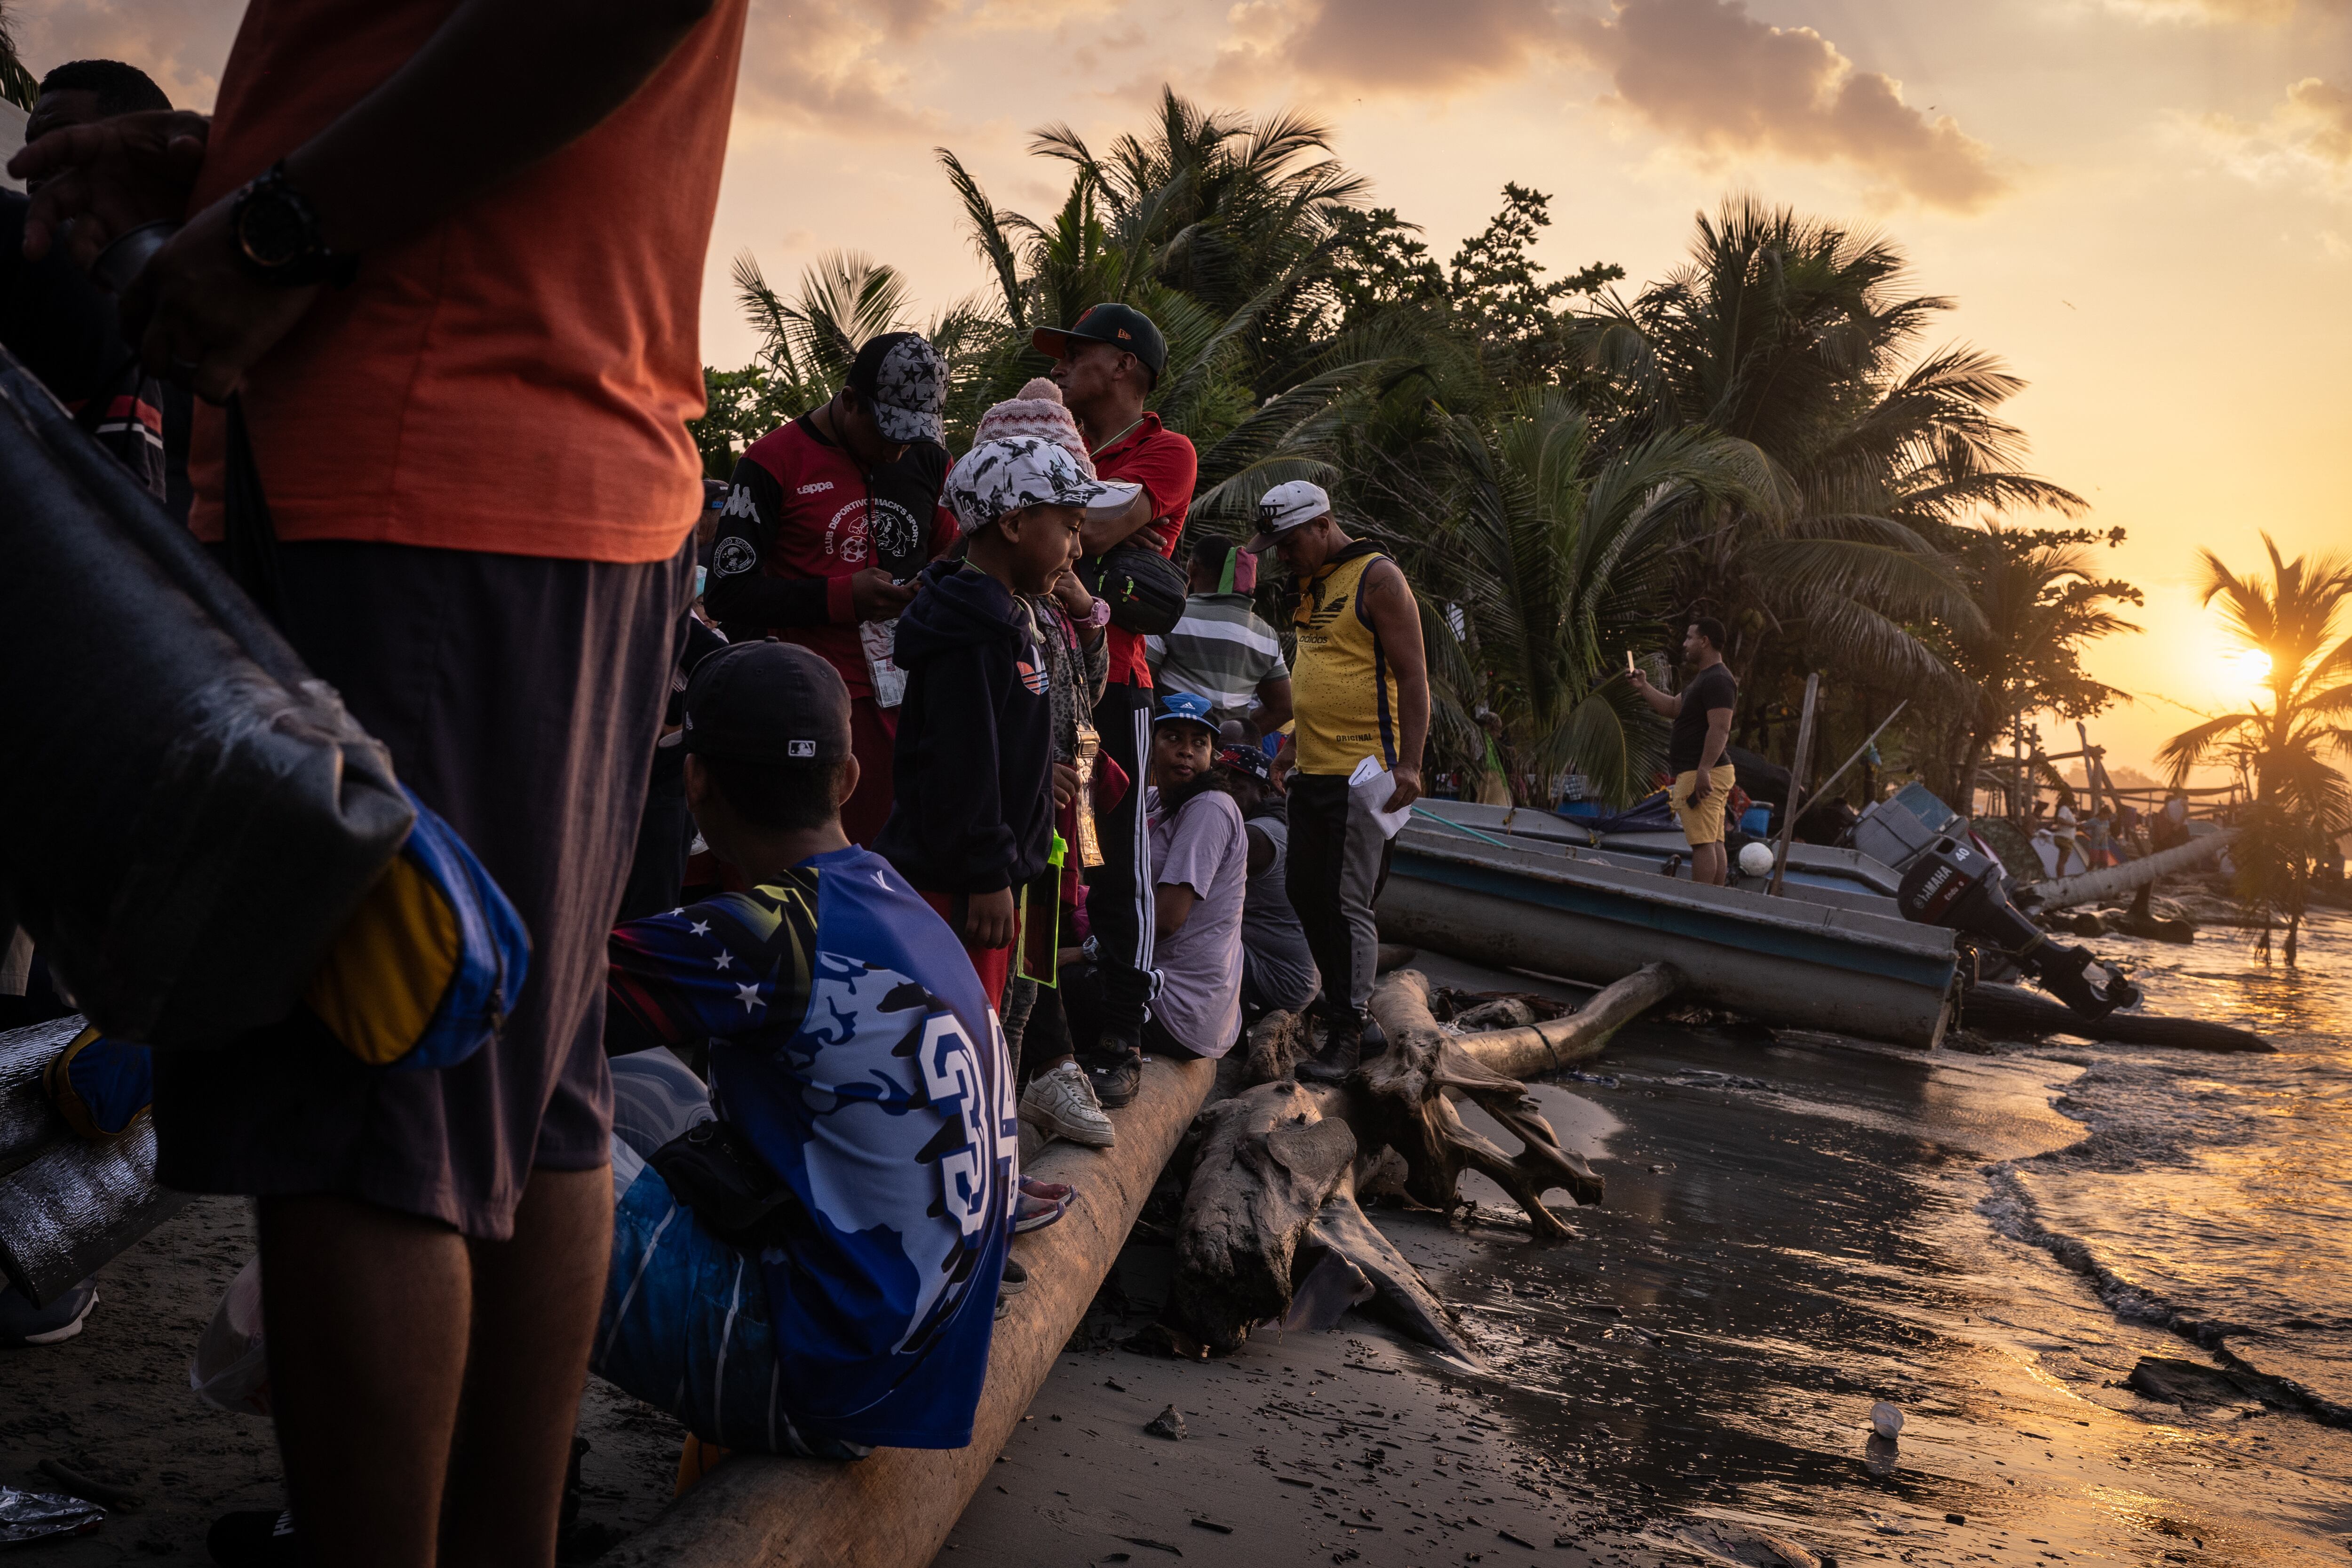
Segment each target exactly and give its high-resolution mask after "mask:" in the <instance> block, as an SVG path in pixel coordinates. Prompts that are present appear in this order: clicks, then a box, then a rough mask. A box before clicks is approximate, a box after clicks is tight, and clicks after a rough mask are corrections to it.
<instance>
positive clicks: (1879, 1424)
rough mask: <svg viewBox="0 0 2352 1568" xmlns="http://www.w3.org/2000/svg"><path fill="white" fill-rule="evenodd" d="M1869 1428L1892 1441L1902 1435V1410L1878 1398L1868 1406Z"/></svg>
mask: <svg viewBox="0 0 2352 1568" xmlns="http://www.w3.org/2000/svg"><path fill="white" fill-rule="evenodd" d="M1870 1429H1871V1430H1872V1431H1874V1432H1875V1433H1877V1434H1878V1435H1879V1436H1882V1437H1884V1438H1885V1439H1886V1440H1887V1441H1888V1442H1890V1443H1891V1442H1893V1441H1894V1440H1895V1438H1897V1437H1900V1436H1902V1435H1903V1412H1902V1411H1900V1410H1897V1409H1896V1408H1895V1406H1894V1405H1889V1404H1888V1403H1887V1402H1886V1401H1885V1400H1884V1399H1882V1400H1880V1401H1879V1402H1878V1403H1877V1404H1875V1405H1872V1406H1871V1407H1870Z"/></svg>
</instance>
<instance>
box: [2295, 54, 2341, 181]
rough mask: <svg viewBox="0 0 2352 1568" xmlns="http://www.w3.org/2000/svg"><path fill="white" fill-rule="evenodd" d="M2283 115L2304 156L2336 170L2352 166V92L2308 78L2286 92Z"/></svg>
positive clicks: (2313, 77) (2315, 78) (2312, 77)
mask: <svg viewBox="0 0 2352 1568" xmlns="http://www.w3.org/2000/svg"><path fill="white" fill-rule="evenodd" d="M2284 114H2285V117H2286V119H2287V120H2288V121H2290V123H2292V124H2293V125H2294V127H2295V128H2296V129H2297V131H2299V132H2300V137H2299V140H2300V141H2301V142H2302V144H2303V147H2304V150H2305V152H2307V153H2310V154H2311V155H2312V156H2313V157H2315V158H2318V159H2320V160H2321V161H2323V162H2325V163H2333V164H2335V165H2336V167H2337V168H2339V169H2340V168H2343V167H2345V166H2346V165H2347V164H2352V91H2347V90H2346V89H2343V88H2340V87H2336V86H2335V85H2334V84H2333V83H2330V82H2324V81H2322V80H2320V79H2318V78H2317V77H2315V76H2307V77H2305V78H2304V79H2302V80H2301V81H2299V82H2296V83H2295V84H2294V86H2293V87H2290V88H2288V89H2286V107H2285V110H2284Z"/></svg>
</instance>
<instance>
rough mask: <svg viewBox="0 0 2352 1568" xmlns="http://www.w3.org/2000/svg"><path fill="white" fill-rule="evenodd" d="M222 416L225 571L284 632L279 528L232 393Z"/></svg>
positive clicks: (239, 405) (237, 400)
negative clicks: (225, 420)
mask: <svg viewBox="0 0 2352 1568" xmlns="http://www.w3.org/2000/svg"><path fill="white" fill-rule="evenodd" d="M227 414H228V428H227V431H226V436H225V438H224V441H223V447H224V450H223V452H222V454H221V455H222V458H224V463H223V467H224V469H225V473H224V475H223V478H222V483H221V512H222V521H221V532H222V541H223V542H224V543H225V544H226V546H227V552H228V574H229V575H230V576H231V577H233V578H235V579H236V584H237V586H238V587H240V588H243V589H244V590H245V592H246V595H247V597H248V598H250V599H252V601H253V602H254V604H255V605H258V606H259V607H260V610H261V613H262V614H263V615H265V616H268V617H269V618H270V620H271V621H272V622H273V623H275V624H276V626H278V630H280V631H283V630H285V629H286V582H285V576H284V574H283V573H282V572H281V571H280V569H279V565H278V528H277V525H276V524H275V523H273V522H271V521H270V520H269V499H268V497H267V496H265V495H264V494H263V493H262V490H261V470H260V469H259V468H256V467H255V466H254V461H253V442H252V439H251V437H248V436H247V433H246V428H245V404H244V402H243V400H241V399H240V398H238V397H237V395H236V394H235V393H231V394H230V395H229V400H228V409H227Z"/></svg>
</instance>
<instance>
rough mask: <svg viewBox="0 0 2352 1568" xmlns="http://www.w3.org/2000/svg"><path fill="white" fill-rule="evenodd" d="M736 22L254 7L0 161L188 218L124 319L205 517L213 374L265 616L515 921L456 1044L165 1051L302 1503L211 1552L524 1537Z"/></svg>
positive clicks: (442, 1548)
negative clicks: (184, 55) (195, 77)
mask: <svg viewBox="0 0 2352 1568" xmlns="http://www.w3.org/2000/svg"><path fill="white" fill-rule="evenodd" d="M747 8H748V7H747V5H746V4H745V0H709V3H708V4H704V3H701V0H696V3H690V4H687V5H667V6H645V5H614V4H607V3H594V0H592V3H590V4H586V5H575V6H572V7H571V8H569V9H568V10H567V11H566V13H565V15H564V21H563V26H562V28H561V29H560V31H561V32H562V35H563V36H562V37H561V38H558V37H555V36H554V35H553V34H552V33H551V29H550V26H549V22H548V13H547V11H546V9H545V7H543V6H541V5H530V4H525V3H522V0H467V4H466V5H454V6H453V5H450V4H449V3H448V0H373V4H369V5H340V6H320V5H295V4H288V3H286V0H255V3H254V4H253V5H250V6H249V7H247V8H246V14H245V17H244V21H243V23H242V25H241V26H239V28H238V30H237V34H236V44H235V46H234V47H232V48H231V50H230V51H229V57H228V59H227V62H226V65H225V66H224V67H223V68H222V69H221V73H220V79H219V89H218V91H217V94H216V96H215V109H214V112H213V113H212V114H211V115H210V116H209V117H206V116H204V115H198V114H187V113H174V112H166V111H151V112H146V113H137V114H123V115H116V116H112V117H110V118H107V119H103V120H99V121H92V122H90V123H88V124H82V125H75V126H70V127H68V128H66V129H63V130H58V131H52V132H48V133H47V134H46V135H44V136H42V137H40V138H39V139H38V140H37V141H35V142H32V143H30V144H29V145H27V146H26V148H25V149H24V151H23V152H21V153H18V154H16V157H15V158H14V159H13V160H12V161H11V171H12V172H13V173H15V174H16V175H18V176H19V177H20V178H24V179H26V180H27V181H28V182H30V181H36V180H37V181H41V182H44V183H43V184H41V186H40V188H39V190H38V191H37V194H36V195H34V197H33V205H32V208H31V210H30V212H29V214H28V216H27V218H26V247H27V250H28V251H29V252H31V253H33V254H32V255H31V256H30V258H31V259H35V260H37V259H38V258H39V255H41V254H46V253H47V248H48V247H49V246H50V245H52V244H58V245H62V246H63V247H66V248H67V249H68V251H69V252H70V253H71V254H72V255H73V256H74V258H75V259H76V260H78V261H79V262H81V263H82V264H84V265H87V264H88V263H89V262H90V261H91V260H93V259H94V258H96V256H97V255H98V253H99V251H100V249H101V248H102V247H104V246H105V245H106V244H107V243H109V241H110V237H112V236H114V235H118V234H122V233H125V232H128V231H129V230H130V229H131V228H133V227H138V226H145V225H146V224H148V223H151V222H178V223H181V224H182V226H181V227H180V229H179V230H178V232H177V233H176V234H174V235H173V237H171V238H170V239H169V240H167V241H165V242H164V244H163V247H162V248H161V249H159V250H158V251H156V253H155V254H154V256H153V258H152V259H151V260H149V261H148V263H147V265H146V268H145V270H144V271H143V272H142V274H141V276H140V277H139V279H138V280H137V282H136V284H135V285H134V286H133V288H132V289H131V293H130V295H129V297H128V298H127V299H126V300H124V303H123V319H124V323H125V328H126V331H127V334H128V335H129V336H131V337H132V338H133V339H135V340H136V341H138V342H140V343H141V344H142V356H143V363H145V365H146V367H147V369H148V370H149V371H150V372H151V373H159V374H167V375H168V376H169V377H170V378H171V379H173V380H174V381H178V382H181V383H184V384H190V385H192V386H193V387H194V391H195V392H196V394H197V395H198V396H199V397H201V398H203V399H205V402H206V403H207V404H209V405H215V406H201V405H200V406H199V408H198V411H197V417H196V421H195V426H194V437H193V450H192V454H191V458H190V470H191V475H192V478H193V479H194V487H195V502H194V510H193V511H192V513H191V517H190V526H191V527H192V529H193V530H194V532H195V533H196V534H197V535H198V536H199V537H200V538H203V539H205V540H207V541H216V540H219V539H220V538H222V536H223V527H224V523H225V521H226V515H225V513H226V492H227V490H228V489H231V488H232V487H230V486H229V485H228V484H227V482H226V480H227V472H228V460H227V452H228V447H229V445H230V443H229V442H228V440H227V438H226V437H227V428H226V416H224V414H223V412H222V410H221V409H220V408H219V407H218V406H216V405H220V404H222V403H223V402H225V401H226V399H228V398H229V396H230V395H231V394H235V395H236V398H237V403H238V412H239V414H240V415H241V419H242V424H243V427H244V431H245V432H246V433H247V434H248V435H249V437H250V442H251V451H252V454H253V457H254V458H255V461H256V466H257V478H258V480H259V485H260V490H261V493H262V494H263V495H265V496H266V497H267V498H268V513H269V518H270V521H271V523H272V524H273V525H274V531H275V533H276V538H277V548H276V550H275V552H274V554H275V557H276V575H277V580H278V581H277V585H278V591H279V596H280V598H281V600H282V602H283V603H284V604H285V605H288V606H289V609H290V612H291V613H290V614H289V616H288V617H287V622H286V632H287V636H288V639H289V642H290V643H291V644H292V645H293V647H294V649H295V651H296V652H297V653H299V655H300V656H301V658H302V660H303V662H304V663H305V664H306V665H307V666H308V667H309V668H310V670H311V671H313V672H314V673H315V674H316V675H317V676H318V677H319V678H320V679H322V680H324V681H327V682H329V683H330V684H331V685H332V686H333V687H334V688H335V689H336V690H337V691H338V692H339V693H341V698H342V700H343V702H344V704H345V705H346V706H347V707H348V708H349V710H351V712H352V716H353V717H354V718H355V719H357V720H358V721H359V722H360V723H361V724H362V725H363V726H364V727H365V728H366V729H367V731H368V732H369V733H370V734H371V735H373V737H374V738H375V739H377V740H378V741H380V742H383V743H384V745H385V746H386V747H387V748H388V749H389V751H390V752H391V755H392V759H393V763H394V766H395V767H396V768H397V770H398V773H399V777H400V780H401V782H402V783H403V784H404V785H406V786H407V787H408V788H409V789H411V790H413V791H414V792H415V795H416V796H417V797H418V799H419V800H420V801H422V802H423V803H424V804H425V805H427V806H429V807H430V808H431V809H432V810H433V811H434V812H435V813H436V814H437V815H438V816H440V817H441V818H442V819H444V820H445V821H446V823H447V825H448V826H450V827H451V828H452V829H454V830H455V831H456V832H457V834H459V835H460V836H462V837H463V838H464V839H465V841H466V843H467V845H469V846H470V847H472V848H473V850H474V851H475V852H476V854H477V855H478V857H479V858H480V860H481V862H482V864H483V866H484V868H486V869H487V870H488V873H489V874H490V876H491V877H493V878H494V879H496V881H497V883H498V885H499V888H500V889H503V890H504V891H505V893H506V895H507V897H508V899H509V900H510V901H511V902H512V904H513V906H514V908H515V909H516V910H517V912H518V913H520V916H521V917H522V920H523V921H524V923H525V925H526V926H527V927H528V929H529V931H530V943H531V952H530V980H529V983H528V984H526V985H525V986H524V988H523V990H522V992H521V994H520V997H519V998H518V999H517V1001H516V1003H515V1005H514V1007H513V1010H512V1011H511V1012H510V1013H509V1014H508V1015H507V1016H506V1019H505V1024H504V1027H503V1028H502V1029H501V1030H500V1031H499V1035H498V1036H497V1037H496V1038H494V1039H492V1040H491V1041H490V1042H489V1043H488V1044H487V1045H485V1046H483V1047H481V1049H479V1050H478V1051H477V1052H476V1053H475V1054H474V1055H473V1056H471V1057H470V1058H467V1059H466V1060H465V1061H464V1062H462V1063H460V1064H458V1065H457V1066H454V1067H449V1068H441V1069H439V1070H436V1071H418V1072H403V1071H385V1070H383V1069H382V1068H377V1067H374V1066H372V1065H370V1064H368V1063H367V1062H364V1061H362V1059H360V1058H358V1057H357V1056H354V1055H353V1054H352V1053H351V1052H349V1051H347V1050H345V1049H344V1048H343V1047H341V1044H339V1043H338V1041H337V1040H336V1039H335V1037H333V1036H332V1035H331V1033H330V1032H329V1031H328V1030H327V1029H326V1028H325V1026H323V1025H322V1024H320V1022H319V1020H318V1019H317V1018H316V1017H315V1016H311V1015H310V1013H308V1012H307V1011H298V1012H296V1013H295V1014H293V1015H292V1016H289V1018H288V1019H286V1020H285V1021H284V1022H282V1023H280V1024H277V1025H272V1026H268V1027H265V1028H262V1029H258V1030H256V1031H253V1032H252V1033H251V1034H249V1035H247V1036H245V1037H242V1038H239V1039H236V1040H233V1041H229V1042H226V1043H225V1044H222V1045H220V1046H218V1047H213V1048H209V1049H205V1050H192V1051H184V1052H171V1053H158V1055H157V1058H156V1062H155V1100H154V1125H155V1133H156V1148H157V1158H156V1176H157V1179H158V1180H159V1181H161V1182H162V1183H163V1184H166V1185H168V1186H171V1187H174V1188H177V1189H179V1190H180V1191H183V1192H190V1193H219V1194H251V1195H254V1196H256V1197H257V1200H258V1201H257V1205H256V1209H255V1216H256V1222H257V1223H256V1229H257V1233H258V1237H259V1243H260V1252H261V1263H262V1290H263V1296H264V1302H265V1309H266V1314H267V1320H268V1333H269V1374H270V1389H271V1404H272V1409H273V1419H274V1421H275V1425H276V1427H277V1439H278V1452H279V1455H280V1457H281V1459H282V1461H283V1464H284V1467H285V1477H286V1489H287V1494H288V1499H289V1505H290V1509H291V1519H290V1521H281V1520H280V1518H279V1515H278V1510H275V1509H272V1510H267V1511H266V1512H260V1513H247V1514H242V1515H231V1516H230V1517H229V1519H227V1520H224V1521H220V1524H219V1525H217V1526H216V1527H215V1534H214V1536H213V1538H212V1541H211V1542H210V1544H211V1546H212V1550H213V1552H214V1555H215V1560H216V1561H219V1562H223V1563H244V1562H254V1563H260V1562H279V1563H282V1562H288V1561H298V1560H300V1561H310V1562H314V1563H334V1564H336V1565H337V1568H424V1565H425V1564H428V1563H435V1562H441V1563H457V1562H467V1563H517V1564H526V1563H527V1564H542V1565H543V1564H550V1563H553V1562H554V1561H555V1550H556V1535H557V1529H558V1521H559V1516H560V1510H561V1507H562V1491H563V1479H564V1471H565V1469H566V1468H567V1466H568V1465H569V1463H570V1461H571V1458H572V1430H573V1426H574V1424H575V1421H576V1418H577V1415H578V1413H579V1407H580V1394H581V1389H582V1387H583V1384H584V1373H585V1370H586V1367H587V1363H588V1355H589V1350H590V1345H591V1342H592V1340H593V1336H594V1333H595V1327H596V1316H597V1309H598V1304H599V1302H600V1301H601V1300H602V1299H603V1295H604V1278H605V1264H606V1255H607V1251H608V1249H609V1247H610V1246H611V1243H612V1235H613V1220H612V1216H613V1186H612V1175H611V1173H610V1171H609V1170H608V1168H607V1166H608V1163H609V1160H610V1157H611V1155H610V1148H611V1133H612V1103H613V1100H612V1080H611V1075H610V1073H609V1071H608V1070H607V1068H606V1067H605V1061H604V1041H603V1035H604V1029H603V1018H604V942H605V938H606V936H607V935H608V932H609V927H610V924H611V920H612V914H613V910H614V909H615V908H616V907H617V905H618V904H619V901H620V896H621V886H622V881H623V879H624V877H625V874H626V872H627V869H628V864H629V847H630V844H631V842H632V840H633V838H634V837H635V830H636V826H637V822H638V817H639V815H640V807H641V805H642V803H643V800H644V796H645V792H646V772H647V769H648V766H649V764H650V763H651V761H652V757H653V750H654V740H655V735H656V729H657V727H658V725H659V723H660V720H661V711H662V700H663V696H664V691H665V688H666V686H667V680H668V675H669V663H670V657H671V650H672V644H673V637H674V630H673V628H674V626H675V624H676V620H677V612H678V607H679V605H681V604H682V603H683V602H684V598H685V593H686V588H687V584H688V582H689V581H690V580H691V578H692V574H693V569H694V556H693V547H692V543H691V538H690V535H691V531H692V529H693V527H694V520H695V516H696V513H697V511H698V510H699V508H700V506H701V504H702V473H701V461H700V458H699V457H698V454H697V453H696V451H695V447H694V441H693V438H692V437H691V436H690V435H689V434H688V430H687V428H686V424H687V421H688V420H689V419H691V418H693V417H695V416H697V415H698V414H699V413H700V412H701V409H702V407H703V400H704V386H703V376H702V353H701V349H700V344H699V342H698V336H697V331H698V321H699V319H700V314H701V301H702V262H703V251H704V248H705V246H706V245H707V243H708V240H709V234H710V224H711V218H712V215H713V212H714V211H715V209H716V207H717V205H718V199H719V172H720V168H721V166H722V164H723V163H724V162H725V159H726V151H727V134H728V127H729V123H730V114H731V112H732V110H733V106H734V99H735V80H736V76H737V67H738V64H739V62H740V55H741V45H742V37H743V24H744V16H745V14H746V11H747ZM68 221H69V223H70V226H69V227H67V225H68ZM61 230H62V231H63V232H62V233H61ZM131 629H133V628H126V631H129V630H131ZM281 1526H282V1527H283V1529H290V1530H291V1531H294V1532H295V1533H296V1535H297V1536H298V1537H299V1544H300V1547H301V1554H300V1556H299V1558H297V1557H295V1556H294V1555H293V1554H292V1552H290V1549H289V1545H284V1544H274V1543H276V1542H279V1541H280V1538H281V1534H282V1529H281Z"/></svg>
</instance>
